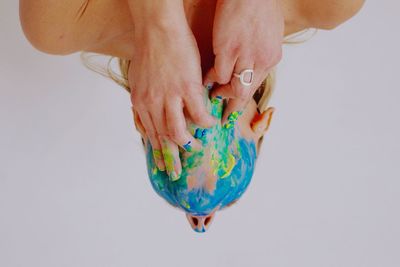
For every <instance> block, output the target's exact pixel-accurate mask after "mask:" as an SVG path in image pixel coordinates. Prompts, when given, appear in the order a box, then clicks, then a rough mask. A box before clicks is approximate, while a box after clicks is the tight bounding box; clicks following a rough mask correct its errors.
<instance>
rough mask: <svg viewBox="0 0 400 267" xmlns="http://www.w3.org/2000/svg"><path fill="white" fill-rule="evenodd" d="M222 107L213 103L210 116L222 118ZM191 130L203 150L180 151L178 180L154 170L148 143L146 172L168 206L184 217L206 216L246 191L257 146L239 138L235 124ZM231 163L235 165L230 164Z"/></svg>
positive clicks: (252, 170)
mask: <svg viewBox="0 0 400 267" xmlns="http://www.w3.org/2000/svg"><path fill="white" fill-rule="evenodd" d="M222 104H223V103H222V102H219V103H216V102H214V103H212V105H211V106H210V108H211V114H213V115H214V116H216V117H218V118H221V116H222V115H221V114H222ZM190 127H193V129H195V131H194V137H195V138H201V139H202V141H203V150H201V151H195V152H186V151H179V156H180V158H181V163H182V172H181V177H180V179H179V180H177V181H170V179H169V177H168V175H167V173H166V171H160V170H158V169H157V168H156V167H155V162H154V159H153V157H152V147H151V144H150V142H149V141H148V140H147V142H146V144H145V145H146V163H147V170H148V175H149V178H150V182H151V185H152V187H153V189H154V190H155V191H156V192H157V194H158V195H160V196H161V197H162V198H164V199H165V200H166V201H167V202H168V203H170V204H171V205H173V206H176V207H178V208H180V209H182V210H183V211H185V212H186V213H190V214H192V215H195V216H205V215H208V214H210V213H211V212H212V211H214V210H215V209H217V210H218V209H222V208H224V207H226V206H227V205H229V204H230V203H232V202H234V201H235V200H237V199H238V198H240V197H241V196H242V195H243V193H244V192H245V191H246V189H247V187H248V186H249V184H250V181H251V178H252V176H253V173H254V168H255V163H256V159H257V154H256V145H255V143H254V141H253V140H248V139H246V138H244V137H243V136H241V134H240V131H239V130H238V125H237V124H236V125H235V126H234V127H231V128H229V129H225V128H223V127H222V125H221V123H218V124H217V125H216V126H214V127H212V128H210V129H201V128H197V126H195V125H192V126H189V128H190ZM226 155H230V156H229V157H228V156H226ZM214 157H215V160H214ZM229 158H230V160H229ZM232 162H234V165H233V164H230V163H232ZM210 166H212V167H210ZM207 167H209V169H207ZM206 169H207V171H205V170H206ZM210 177H211V178H210ZM210 184H211V186H210Z"/></svg>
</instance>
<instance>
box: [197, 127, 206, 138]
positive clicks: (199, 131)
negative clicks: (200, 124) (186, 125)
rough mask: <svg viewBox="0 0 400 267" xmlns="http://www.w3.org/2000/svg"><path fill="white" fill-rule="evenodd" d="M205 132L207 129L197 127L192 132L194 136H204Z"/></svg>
mask: <svg viewBox="0 0 400 267" xmlns="http://www.w3.org/2000/svg"><path fill="white" fill-rule="evenodd" d="M207 132H208V129H201V128H197V129H196V131H195V133H194V138H203V137H204V136H206V134H207Z"/></svg>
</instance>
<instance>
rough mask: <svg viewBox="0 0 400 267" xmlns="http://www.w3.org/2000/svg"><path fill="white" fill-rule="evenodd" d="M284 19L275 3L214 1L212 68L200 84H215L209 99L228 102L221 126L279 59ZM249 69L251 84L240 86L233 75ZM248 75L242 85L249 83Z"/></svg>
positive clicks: (243, 104)
mask: <svg viewBox="0 0 400 267" xmlns="http://www.w3.org/2000/svg"><path fill="white" fill-rule="evenodd" d="M283 35H284V17H283V14H282V11H281V6H280V1H279V0H247V1H243V0H217V5H216V10H215V17H214V26H213V41H212V42H213V51H214V54H215V62H214V66H213V67H212V68H211V69H210V70H209V71H208V73H207V74H206V76H205V78H204V79H203V84H204V85H206V84H207V83H210V82H217V83H218V84H220V85H221V86H220V87H218V88H216V89H213V90H212V92H211V96H212V97H215V96H217V95H219V96H221V97H224V98H231V99H230V100H229V102H228V104H227V106H226V107H225V109H224V114H223V117H222V124H224V123H225V122H226V120H227V117H228V115H229V114H231V113H232V112H234V111H242V110H243V109H244V108H245V107H246V105H247V103H248V102H249V100H250V99H251V98H252V97H253V94H254V92H255V91H256V90H257V88H258V87H259V86H260V85H261V83H262V81H263V80H264V79H265V78H266V77H267V75H268V73H269V71H271V68H272V67H274V66H275V65H276V64H277V63H278V62H279V61H280V60H281V57H282V41H283ZM244 69H253V70H254V74H253V77H252V78H253V82H252V84H251V85H250V86H243V85H242V84H241V83H240V81H239V78H238V77H234V76H232V75H233V72H235V73H238V74H239V73H240V72H241V71H242V70H244ZM248 76H249V74H246V75H245V81H247V82H248V81H249V79H250V77H248Z"/></svg>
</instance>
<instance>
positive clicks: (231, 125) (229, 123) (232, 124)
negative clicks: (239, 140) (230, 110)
mask: <svg viewBox="0 0 400 267" xmlns="http://www.w3.org/2000/svg"><path fill="white" fill-rule="evenodd" d="M234 125H235V123H233V122H231V121H229V122H227V123H225V124H224V126H223V127H224V128H225V129H230V128H232V127H233V126H234Z"/></svg>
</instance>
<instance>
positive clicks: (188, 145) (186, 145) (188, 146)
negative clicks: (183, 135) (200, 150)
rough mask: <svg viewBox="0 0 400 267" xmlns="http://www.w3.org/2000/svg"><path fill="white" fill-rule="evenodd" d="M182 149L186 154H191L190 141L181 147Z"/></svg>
mask: <svg viewBox="0 0 400 267" xmlns="http://www.w3.org/2000/svg"><path fill="white" fill-rule="evenodd" d="M183 148H184V149H185V150H186V151H187V152H192V150H193V148H192V141H190V140H189V141H188V142H187V143H186V144H184V145H183Z"/></svg>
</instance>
